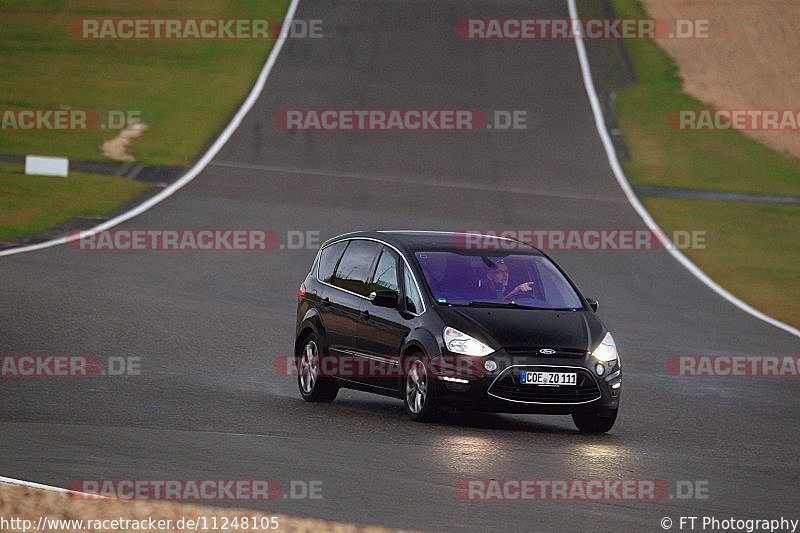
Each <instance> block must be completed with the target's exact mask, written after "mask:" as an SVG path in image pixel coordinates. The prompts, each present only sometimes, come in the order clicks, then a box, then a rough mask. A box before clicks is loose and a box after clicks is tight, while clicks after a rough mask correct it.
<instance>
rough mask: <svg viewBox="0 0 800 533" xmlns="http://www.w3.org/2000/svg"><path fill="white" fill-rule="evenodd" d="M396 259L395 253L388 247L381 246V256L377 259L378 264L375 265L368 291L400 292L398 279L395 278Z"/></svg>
mask: <svg viewBox="0 0 800 533" xmlns="http://www.w3.org/2000/svg"><path fill="white" fill-rule="evenodd" d="M397 260H398V256H397V253H395V252H394V251H392V250H390V249H389V248H386V247H384V248H383V251H382V252H381V257H380V259H378V266H377V267H375V275H374V276H373V277H372V283H371V284H370V288H369V290H370V292H372V291H375V292H377V291H395V292H400V281H399V280H398V278H397Z"/></svg>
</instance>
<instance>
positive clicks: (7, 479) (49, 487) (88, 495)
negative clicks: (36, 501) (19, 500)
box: [0, 476, 105, 500]
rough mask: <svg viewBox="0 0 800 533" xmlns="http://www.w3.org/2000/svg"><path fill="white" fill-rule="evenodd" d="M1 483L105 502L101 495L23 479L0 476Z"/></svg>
mask: <svg viewBox="0 0 800 533" xmlns="http://www.w3.org/2000/svg"><path fill="white" fill-rule="evenodd" d="M0 483H2V484H4V485H14V486H17V487H26V488H29V489H38V490H48V491H50V492H60V493H62V494H71V495H72V496H81V497H83V498H87V499H93V500H104V499H105V496H100V495H99V494H92V493H90V492H80V491H77V490H70V489H63V488H61V487H54V486H52V485H43V484H41V483H34V482H33V481H24V480H22V479H14V478H11V477H3V476H0Z"/></svg>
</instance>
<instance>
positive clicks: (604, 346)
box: [592, 332, 619, 363]
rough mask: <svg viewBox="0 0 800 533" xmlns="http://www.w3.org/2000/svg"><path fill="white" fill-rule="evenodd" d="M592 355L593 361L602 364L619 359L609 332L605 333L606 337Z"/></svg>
mask: <svg viewBox="0 0 800 533" xmlns="http://www.w3.org/2000/svg"><path fill="white" fill-rule="evenodd" d="M592 355H593V356H594V358H595V359H597V360H598V361H602V362H604V363H607V362H609V361H613V360H615V359H618V358H619V356H618V355H617V345H616V343H615V342H614V337H612V336H611V332H608V333H606V336H605V337H603V340H602V342H600V344H599V345H598V346H597V348H595V349H594V351H593V352H592Z"/></svg>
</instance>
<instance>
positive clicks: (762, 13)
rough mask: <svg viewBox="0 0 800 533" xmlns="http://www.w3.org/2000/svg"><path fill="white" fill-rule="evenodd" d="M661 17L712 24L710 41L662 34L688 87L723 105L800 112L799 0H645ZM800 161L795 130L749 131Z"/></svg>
mask: <svg viewBox="0 0 800 533" xmlns="http://www.w3.org/2000/svg"><path fill="white" fill-rule="evenodd" d="M643 3H644V6H645V8H646V9H647V11H648V13H649V15H650V16H651V17H653V18H656V19H692V20H709V21H711V34H710V37H709V38H707V39H662V40H660V41H659V44H660V45H661V46H662V47H663V48H664V49H665V50H666V51H667V53H669V55H670V56H672V58H673V59H674V60H675V62H676V63H677V65H678V68H679V70H680V75H681V77H682V78H683V80H684V87H683V88H684V91H686V92H687V93H688V94H690V95H691V96H694V97H695V98H698V99H700V100H702V101H704V102H706V103H708V104H710V105H712V106H714V107H715V108H717V109H726V110H751V109H759V110H762V109H763V110H776V109H777V110H784V109H798V108H800V103H798V94H797V87H798V85H799V84H800V54H797V50H800V32H798V31H797V28H798V26H800V2H796V1H794V0H681V1H676V0H643ZM745 133H746V134H747V135H749V136H751V137H753V138H755V139H757V140H759V141H760V142H762V143H764V144H766V145H767V146H770V147H772V148H774V149H776V150H779V151H781V152H785V153H788V154H790V155H792V156H794V157H796V158H799V159H800V132H799V131H797V130H780V131H745Z"/></svg>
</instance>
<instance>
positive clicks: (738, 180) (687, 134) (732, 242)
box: [613, 0, 800, 326]
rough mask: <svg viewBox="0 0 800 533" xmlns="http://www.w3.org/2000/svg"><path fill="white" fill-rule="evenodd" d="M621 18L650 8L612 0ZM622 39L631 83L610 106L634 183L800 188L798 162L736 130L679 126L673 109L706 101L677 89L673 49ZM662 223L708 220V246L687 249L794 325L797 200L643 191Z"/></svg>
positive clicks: (799, 253) (798, 309)
mask: <svg viewBox="0 0 800 533" xmlns="http://www.w3.org/2000/svg"><path fill="white" fill-rule="evenodd" d="M613 1H614V8H615V12H616V16H617V17H618V18H622V19H627V18H647V17H648V15H647V13H646V11H645V10H644V8H643V7H642V5H641V3H640V2H639V0H613ZM626 46H627V48H628V52H629V54H630V58H631V62H632V64H633V67H634V70H635V72H636V76H637V85H636V86H635V87H631V88H625V89H622V90H620V91H618V93H617V97H616V100H615V112H616V114H617V119H618V121H619V124H620V126H621V129H622V133H623V136H624V139H625V143H626V144H627V146H628V148H629V151H630V154H631V159H630V161H626V162H623V167H624V170H625V173H626V174H627V176H628V178H629V179H630V180H631V182H632V183H633V184H638V185H659V186H666V187H680V188H687V189H700V190H711V191H724V192H743V193H753V194H778V195H781V194H784V195H794V196H800V164H799V163H798V162H797V161H795V160H793V159H791V158H789V157H787V156H784V155H782V154H779V153H777V152H774V151H773V150H771V149H770V148H767V147H766V146H764V145H762V144H760V143H758V142H757V141H754V140H752V139H750V138H749V137H746V136H745V135H743V134H742V133H741V132H737V131H730V130H729V131H682V130H677V129H673V128H672V127H670V126H669V125H668V123H667V116H668V114H669V113H670V112H672V111H676V110H680V109H711V108H710V107H709V106H708V105H706V104H704V103H703V102H700V101H698V100H696V99H694V98H692V97H690V96H688V95H686V94H684V93H683V92H682V90H681V88H682V81H681V78H680V76H679V75H678V69H677V67H676V65H675V63H674V62H673V61H672V59H671V58H670V57H669V55H667V53H666V52H665V51H664V50H663V49H662V48H661V47H660V46H659V45H658V44H657V42H655V41H650V40H632V41H627V42H626ZM644 203H645V206H646V207H647V209H648V210H649V211H650V213H652V215H653V217H654V218H655V220H656V221H657V222H658V224H659V225H661V226H662V227H663V228H664V229H665V230H666V231H668V232H669V231H674V230H686V229H692V230H705V231H706V233H707V247H706V249H703V250H687V251H685V253H686V255H687V256H688V257H689V258H690V259H691V260H692V261H694V262H695V263H696V264H697V265H698V266H699V267H700V268H701V269H703V271H704V272H706V273H707V274H708V275H709V276H711V277H712V278H713V279H714V280H715V281H717V282H718V283H719V284H720V285H722V286H723V287H725V288H726V289H727V290H728V291H729V292H731V293H732V294H734V295H736V296H737V297H739V298H741V299H742V300H744V301H746V302H748V303H749V304H750V305H752V306H754V307H756V308H758V309H760V310H762V311H764V312H765V313H767V314H768V315H770V316H773V317H775V318H777V319H779V320H781V321H784V322H786V323H789V324H792V325H794V326H798V325H800V286H799V285H798V283H797V280H798V279H800V238H799V237H798V232H797V228H798V227H800V209H798V208H797V207H792V206H771V205H765V204H748V203H743V202H712V201H702V200H675V199H666V198H658V199H656V198H649V199H648V198H645V199H644Z"/></svg>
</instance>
